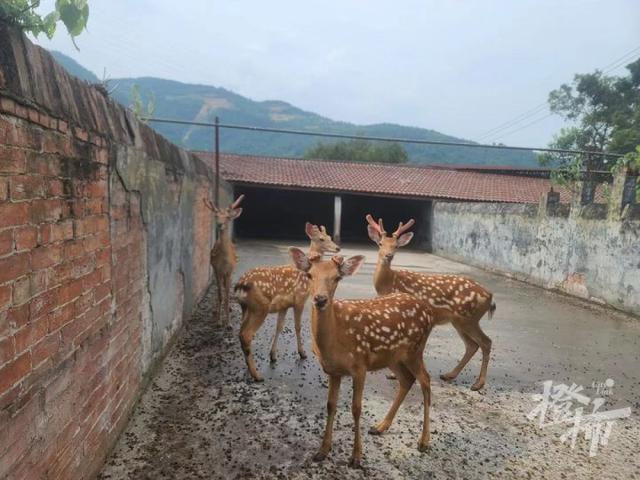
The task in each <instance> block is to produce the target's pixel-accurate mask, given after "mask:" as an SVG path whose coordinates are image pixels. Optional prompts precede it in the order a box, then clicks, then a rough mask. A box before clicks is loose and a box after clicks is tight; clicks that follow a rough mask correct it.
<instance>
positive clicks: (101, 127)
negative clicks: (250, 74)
mask: <svg viewBox="0 0 640 480" xmlns="http://www.w3.org/2000/svg"><path fill="white" fill-rule="evenodd" d="M0 45H2V48H1V49H0V432H2V434H1V435H0V478H12V479H13V478H15V479H20V478H28V479H32V478H65V479H67V478H74V479H75V478H86V477H91V476H92V475H93V474H94V473H95V472H96V471H97V469H98V468H99V467H100V465H101V464H102V461H103V459H104V457H105V456H106V454H107V453H108V450H109V448H110V447H111V446H112V445H113V443H114V441H115V440H116V438H117V435H118V433H119V431H120V430H121V428H122V427H123V425H124V423H125V422H126V420H127V418H128V414H129V413H130V411H131V408H132V406H133V405H134V403H135V401H136V398H137V396H138V394H139V392H140V390H141V388H142V386H143V384H144V381H145V379H146V375H147V374H148V372H149V371H150V369H151V367H152V365H153V363H154V362H155V361H156V360H157V359H158V358H160V357H161V356H162V355H163V353H164V352H165V350H166V347H167V345H168V343H169V342H170V340H171V338H172V336H173V334H174V333H175V332H176V331H177V330H178V328H179V327H180V324H181V322H182V318H184V317H185V315H188V314H189V313H190V310H191V308H192V307H193V305H194V304H195V302H196V301H197V300H198V298H199V297H200V296H201V295H202V293H203V292H204V289H205V288H206V286H207V284H208V282H209V279H210V269H209V266H208V251H209V248H210V246H211V244H212V242H213V230H212V229H213V225H212V221H211V217H210V215H208V214H207V212H206V211H205V210H204V209H203V208H202V206H201V204H202V202H201V200H200V198H201V197H203V196H210V195H211V192H210V190H211V185H212V176H211V172H210V171H209V169H208V168H207V167H206V166H205V165H204V164H203V163H202V162H200V161H199V160H197V159H196V158H195V157H193V156H191V155H190V154H188V153H186V152H184V151H181V150H179V149H178V148H177V147H175V146H174V145H171V144H170V143H169V142H167V141H166V140H165V139H163V138H162V137H160V136H158V135H157V134H155V133H154V132H153V131H152V130H151V129H150V128H149V127H147V126H145V125H142V124H140V123H139V122H137V121H136V120H135V119H134V118H133V117H132V116H131V115H130V114H129V113H127V112H126V111H125V110H124V109H122V108H121V107H120V106H118V105H117V104H116V103H115V102H113V101H111V100H110V99H108V98H105V97H104V96H103V95H102V94H101V93H100V92H99V91H97V90H96V89H94V88H91V87H90V86H88V85H87V84H85V83H83V82H81V81H79V80H77V79H75V78H73V77H70V76H69V75H67V74H66V73H65V72H64V71H63V70H62V69H61V67H59V66H58V65H57V64H55V62H54V61H53V60H52V58H51V57H50V56H49V55H48V54H47V53H46V52H45V51H43V50H41V49H40V48H38V47H35V46H34V45H32V44H31V43H30V42H29V41H28V40H26V39H25V38H24V37H23V36H22V35H20V34H19V33H17V32H15V31H13V30H12V29H10V28H8V27H7V26H5V25H2V24H0ZM223 188H224V189H225V192H226V191H227V190H228V186H227V185H223ZM226 194H228V192H227V193H226ZM167 299H168V300H167ZM154 305H159V306H161V307H162V309H158V310H154ZM160 310H162V311H160Z"/></svg>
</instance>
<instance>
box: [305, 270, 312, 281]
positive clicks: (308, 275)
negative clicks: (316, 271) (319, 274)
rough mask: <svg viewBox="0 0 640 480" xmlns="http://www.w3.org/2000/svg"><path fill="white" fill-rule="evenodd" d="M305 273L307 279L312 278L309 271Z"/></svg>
mask: <svg viewBox="0 0 640 480" xmlns="http://www.w3.org/2000/svg"><path fill="white" fill-rule="evenodd" d="M306 275H307V278H308V279H309V280H311V279H312V278H313V277H312V276H311V274H310V273H309V272H307V273H306Z"/></svg>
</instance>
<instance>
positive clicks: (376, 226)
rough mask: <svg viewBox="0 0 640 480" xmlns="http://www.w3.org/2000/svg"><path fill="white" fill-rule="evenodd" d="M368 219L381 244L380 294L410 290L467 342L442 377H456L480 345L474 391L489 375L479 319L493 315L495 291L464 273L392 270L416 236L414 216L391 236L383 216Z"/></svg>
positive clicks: (376, 280)
mask: <svg viewBox="0 0 640 480" xmlns="http://www.w3.org/2000/svg"><path fill="white" fill-rule="evenodd" d="M366 220H367V223H368V227H367V229H368V233H369V238H371V240H373V241H374V242H375V243H376V244H377V245H378V247H379V251H378V263H377V265H376V269H375V272H374V275H373V283H374V287H375V289H376V292H378V295H386V294H389V293H391V292H404V293H409V294H411V295H413V296H415V297H416V298H419V299H420V300H423V301H424V302H427V303H429V305H430V306H431V308H432V309H433V313H434V319H435V323H436V325H444V324H446V323H451V324H452V325H453V327H454V328H455V329H456V332H458V335H459V336H460V338H462V341H463V342H464V345H465V353H464V356H463V357H462V359H461V360H460V362H459V363H458V365H456V367H455V368H454V369H453V370H451V372H449V373H445V374H443V375H440V378H441V379H443V380H446V381H451V380H453V379H454V378H456V377H457V376H458V375H459V374H460V372H461V371H462V369H463V368H464V367H465V365H466V364H467V363H468V362H469V360H471V357H473V355H474V354H475V353H476V351H477V350H478V347H479V348H480V349H481V350H482V366H481V367H480V375H479V376H478V379H477V380H476V382H475V383H474V384H473V386H472V387H471V390H480V389H481V388H482V387H483V386H484V384H485V381H486V378H487V366H488V365H489V355H490V353H491V339H490V338H489V337H487V336H486V335H485V333H484V332H483V331H482V329H481V328H480V319H481V318H482V317H483V316H484V314H485V313H487V312H488V313H489V318H491V316H492V315H493V312H494V311H495V309H496V305H495V303H494V302H493V294H492V293H491V292H490V291H489V290H487V289H486V288H484V287H482V286H481V285H480V284H479V283H477V282H475V281H474V280H472V279H470V278H467V277H464V276H461V275H426V274H422V273H417V272H412V271H409V270H393V269H392V268H391V261H392V260H393V257H394V255H395V252H396V250H397V249H398V247H404V246H405V245H407V244H408V243H409V242H410V241H411V239H412V238H413V233H412V232H407V230H409V229H410V228H411V227H412V226H413V224H414V223H415V222H414V220H413V219H411V220H409V221H408V222H407V223H406V224H402V222H400V225H399V226H398V228H397V229H396V231H395V232H393V233H392V234H391V236H388V235H387V232H386V231H385V229H384V225H383V223H382V219H379V220H378V222H376V221H375V220H374V219H373V217H372V216H371V215H367V216H366ZM405 232H406V233H405Z"/></svg>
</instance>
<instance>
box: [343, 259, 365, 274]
mask: <svg viewBox="0 0 640 480" xmlns="http://www.w3.org/2000/svg"><path fill="white" fill-rule="evenodd" d="M363 263H364V255H356V256H355V257H349V258H347V259H346V260H345V261H343V262H342V264H341V265H340V267H339V269H340V275H342V276H343V277H348V276H350V275H353V274H355V273H356V272H357V271H358V269H359V268H360V266H361V265H362V264H363Z"/></svg>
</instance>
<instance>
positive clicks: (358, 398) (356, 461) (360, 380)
mask: <svg viewBox="0 0 640 480" xmlns="http://www.w3.org/2000/svg"><path fill="white" fill-rule="evenodd" d="M366 376H367V371H366V370H364V369H363V370H362V371H361V372H358V373H357V374H356V375H354V376H353V398H352V400H351V413H352V415H353V430H354V433H355V437H354V440H353V453H352V454H351V462H350V463H349V466H351V467H352V468H360V464H361V462H362V439H361V437H360V414H361V413H362V392H363V391H364V380H365V378H366Z"/></svg>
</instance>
